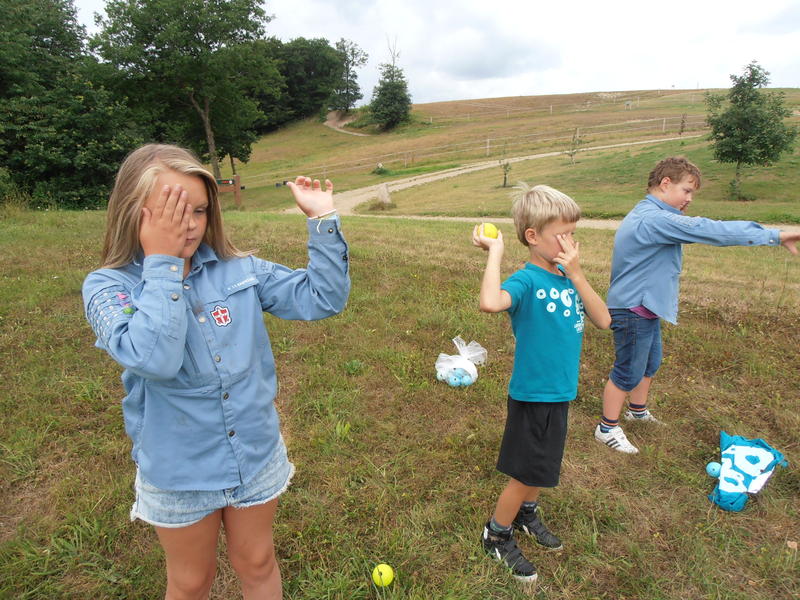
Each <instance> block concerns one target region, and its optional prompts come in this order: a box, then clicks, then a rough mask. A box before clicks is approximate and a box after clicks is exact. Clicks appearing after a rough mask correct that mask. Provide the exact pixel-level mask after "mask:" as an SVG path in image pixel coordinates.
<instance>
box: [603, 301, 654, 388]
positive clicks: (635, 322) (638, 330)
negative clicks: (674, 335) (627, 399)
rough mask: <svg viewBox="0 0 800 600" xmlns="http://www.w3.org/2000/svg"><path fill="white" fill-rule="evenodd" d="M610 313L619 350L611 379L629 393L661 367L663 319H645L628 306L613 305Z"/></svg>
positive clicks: (615, 346)
mask: <svg viewBox="0 0 800 600" xmlns="http://www.w3.org/2000/svg"><path fill="white" fill-rule="evenodd" d="M609 312H610V313H611V330H612V331H613V332H614V350H615V352H616V358H615V359H614V367H613V368H612V369H611V374H610V375H609V379H611V381H612V382H613V383H614V385H616V386H617V387H618V388H619V389H621V390H622V391H624V392H630V391H631V390H632V389H633V388H635V387H636V386H637V385H639V383H640V382H641V381H642V378H643V377H652V376H653V375H655V374H656V371H658V367H659V366H661V357H662V350H661V319H645V318H644V317H640V316H639V315H637V314H636V313H635V312H632V311H630V310H627V309H619V308H612V309H611V310H610V311H609Z"/></svg>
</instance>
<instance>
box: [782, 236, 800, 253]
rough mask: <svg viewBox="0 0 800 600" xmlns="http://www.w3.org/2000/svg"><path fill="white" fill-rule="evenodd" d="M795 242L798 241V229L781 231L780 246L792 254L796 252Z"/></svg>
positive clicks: (799, 237) (799, 240)
mask: <svg viewBox="0 0 800 600" xmlns="http://www.w3.org/2000/svg"><path fill="white" fill-rule="evenodd" d="M797 242H800V231H795V232H792V231H781V246H783V247H784V248H786V249H787V250H788V251H789V252H791V253H792V254H797Z"/></svg>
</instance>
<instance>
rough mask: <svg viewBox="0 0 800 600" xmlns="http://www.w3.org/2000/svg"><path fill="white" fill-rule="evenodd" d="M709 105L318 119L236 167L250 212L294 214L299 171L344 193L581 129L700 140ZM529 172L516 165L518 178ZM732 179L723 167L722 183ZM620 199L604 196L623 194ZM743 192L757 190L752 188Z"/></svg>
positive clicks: (599, 97) (480, 104)
mask: <svg viewBox="0 0 800 600" xmlns="http://www.w3.org/2000/svg"><path fill="white" fill-rule="evenodd" d="M784 91H785V94H786V100H785V102H786V106H787V107H788V108H790V109H797V108H798V107H800V89H789V90H784ZM703 98H704V90H688V91H680V90H671V91H633V92H620V93H617V94H600V93H594V94H567V95H558V96H530V97H519V98H493V99H485V100H478V101H474V100H473V101H455V102H437V103H433V104H420V105H415V106H414V110H413V119H412V121H411V122H410V123H409V124H406V125H403V126H401V127H399V128H397V129H396V130H393V131H391V132H386V133H381V134H379V135H368V136H353V135H347V134H344V133H340V132H337V131H334V130H331V129H329V128H327V127H325V126H324V125H323V124H322V123H320V122H319V120H318V119H308V120H306V121H302V122H299V123H295V124H293V125H291V126H289V127H286V128H284V129H281V130H279V131H277V132H274V133H272V134H270V135H267V136H264V137H263V138H262V139H261V140H260V141H259V142H258V143H257V144H256V145H255V146H254V147H253V153H252V156H251V159H250V162H249V163H247V164H240V165H238V166H237V170H238V172H239V173H240V174H241V175H242V183H243V184H244V185H245V186H246V190H245V193H244V205H245V207H246V208H247V209H249V210H275V209H282V208H288V207H290V206H291V201H290V199H289V198H288V195H287V194H286V190H285V189H282V187H280V186H279V187H277V188H276V187H275V186H276V184H280V183H281V182H282V181H284V180H286V179H291V178H293V177H296V176H297V175H300V174H303V175H308V176H311V177H316V178H325V177H330V178H331V179H333V181H334V183H335V184H336V189H337V190H339V191H345V190H349V189H353V188H357V187H363V186H366V185H373V184H376V183H381V182H383V181H386V180H387V176H380V175H376V174H374V173H373V171H374V169H375V167H376V165H377V163H378V162H380V163H382V164H383V165H384V166H385V167H386V168H388V169H390V170H392V171H393V173H392V174H391V175H390V176H389V177H388V179H393V178H397V177H402V176H404V171H405V170H406V169H411V168H417V167H422V168H423V169H424V170H425V171H426V172H427V171H429V170H437V169H443V168H446V167H447V166H452V165H453V164H466V163H469V162H474V161H483V160H498V161H499V160H502V159H505V158H508V157H512V156H522V155H528V154H536V153H541V152H549V151H563V150H567V149H568V148H569V145H570V140H571V138H572V134H573V132H574V130H575V127H580V128H581V130H582V131H583V133H584V135H585V138H584V141H585V142H586V144H585V145H594V146H597V145H604V144H612V143H621V142H626V141H633V140H636V139H655V138H660V137H669V136H671V135H677V127H678V123H679V120H680V117H681V115H683V114H687V115H689V116H690V117H692V118H693V119H694V120H693V121H692V122H693V123H695V125H693V126H692V127H690V130H687V135H688V134H696V133H701V132H702V131H703V130H700V129H698V127H699V126H700V125H698V124H702V122H703V120H704V118H705V114H706V108H705V103H704V100H703ZM626 99H630V100H631V101H632V102H633V104H632V106H631V108H630V109H626V107H625V104H624V101H625V100H626ZM550 106H552V107H553V112H552V113H551V112H550V110H549V107H550ZM653 119H656V120H658V123H660V120H661V119H668V120H670V121H669V126H668V128H667V131H665V132H662V131H661V129H660V126H658V123H656V125H657V126H656V128H655V129H646V130H639V129H632V128H635V127H640V126H642V125H643V124H647V123H650V120H653ZM793 119H794V121H795V122H797V120H798V119H797V117H793ZM354 131H357V130H354ZM565 160H566V158H565ZM579 160H582V155H579ZM567 163H568V161H567ZM634 166H635V167H636V168H629V169H627V170H626V173H627V177H630V178H633V180H634V181H635V182H636V186H637V188H636V189H637V195H638V189H639V188H640V187H641V185H642V184H641V183H640V181H641V179H642V178H643V177H645V176H646V174H647V172H648V171H649V168H650V166H651V165H647V166H646V168H645V169H644V170H643V171H642V170H641V169H640V168H638V167H639V166H638V165H631V167H634ZM224 170H225V172H224V173H223V175H225V176H227V175H229V174H230V172H229V166H228V165H227V163H226V164H225V165H224ZM573 170H575V169H573ZM794 170H795V171H796V169H794ZM497 172H498V173H500V169H499V168H498V170H497ZM522 172H523V170H522V169H521V168H517V166H515V167H514V169H513V170H512V171H511V173H510V175H511V177H512V180H513V178H515V177H516V178H520V177H521V175H520V173H522ZM731 172H732V171H731V169H730V168H729V167H723V169H722V173H724V175H723V184H724V185H727V182H728V180H729V179H730V178H731V177H732V175H730V176H729V175H727V173H731ZM790 172H791V170H790ZM600 179H601V181H602V182H603V183H604V184H605V183H607V184H608V189H609V190H613V189H614V187H613V186H614V183H615V182H614V180H612V179H610V178H609V177H608V175H606V177H601V178H600ZM492 181H493V182H494V183H492V186H497V185H499V184H500V183H501V182H502V175H501V177H499V178H497V177H493V178H492ZM789 189H793V187H792V186H790V187H789ZM762 191H763V192H765V195H767V196H769V195H770V194H769V192H770V191H771V190H770V187H768V188H767V189H766V190H755V192H753V193H754V194H756V195H758V193H759V192H762ZM615 192H616V190H614V192H611V193H607V194H606V195H607V196H612V197H617V194H616V193H615ZM745 192H746V193H749V192H751V190H750V189H749V187H748V186H747V185H745ZM230 204H232V201H231V202H230Z"/></svg>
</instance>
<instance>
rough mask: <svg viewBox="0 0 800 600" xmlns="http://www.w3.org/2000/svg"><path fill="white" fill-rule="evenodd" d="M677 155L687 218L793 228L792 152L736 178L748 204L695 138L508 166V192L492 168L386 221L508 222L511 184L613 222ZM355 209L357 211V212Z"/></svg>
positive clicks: (421, 189)
mask: <svg viewBox="0 0 800 600" xmlns="http://www.w3.org/2000/svg"><path fill="white" fill-rule="evenodd" d="M675 154H683V155H685V156H687V157H689V159H690V160H692V161H693V162H694V163H695V164H697V165H698V167H699V168H700V170H701V172H702V174H703V185H702V188H701V189H700V191H699V192H698V193H697V194H696V195H695V199H694V202H693V203H692V205H691V206H690V208H689V210H688V214H691V215H701V216H705V217H710V218H714V219H740V220H753V221H759V222H762V223H800V201H798V198H797V189H798V186H800V147H796V148H795V150H794V152H792V153H790V154H787V155H784V157H783V158H782V159H781V160H780V161H779V162H777V163H776V164H774V165H772V166H770V167H759V168H751V169H745V170H744V177H743V183H742V187H743V189H744V190H745V191H746V193H748V194H750V195H752V196H754V198H755V200H754V201H752V202H741V201H731V200H729V199H728V198H727V193H728V184H729V182H730V180H731V179H732V177H733V166H732V165H725V164H720V163H718V162H717V161H715V160H714V159H713V156H712V154H711V149H710V148H709V145H708V142H707V141H705V140H704V139H702V138H694V139H687V140H684V141H675V142H664V143H660V144H654V145H642V146H631V147H628V148H616V149H609V150H597V151H589V152H581V153H579V154H578V155H577V157H576V162H575V164H574V165H573V164H571V163H570V160H569V158H568V157H567V156H555V157H549V158H542V159H537V160H531V161H526V162H519V163H513V164H512V165H511V171H510V172H509V177H508V181H509V187H507V188H503V187H502V183H503V170H502V168H501V165H500V163H499V162H498V165H497V168H490V169H486V170H483V171H477V172H474V173H469V174H464V175H459V176H458V177H456V178H452V179H444V180H441V181H438V182H435V183H430V184H426V185H424V186H418V187H413V188H408V189H406V190H403V191H399V192H394V193H392V195H391V199H392V202H393V203H394V208H391V209H388V210H387V211H386V212H387V213H388V214H396V215H427V216H469V217H475V218H480V217H509V216H510V209H511V199H510V195H511V193H512V191H513V190H512V189H511V186H513V185H514V184H515V183H516V182H517V181H525V182H528V183H531V184H536V183H546V184H548V185H550V186H552V187H555V188H557V189H559V190H561V191H563V192H565V193H566V194H569V195H571V196H572V197H573V198H575V199H576V200H577V201H578V203H579V204H580V205H581V209H582V211H583V214H584V216H585V217H594V218H621V217H624V216H625V215H626V214H627V212H628V211H629V210H630V209H631V208H632V207H633V205H634V204H635V203H636V202H638V201H639V200H640V199H641V198H643V197H644V194H645V187H646V185H647V174H648V173H649V171H650V170H651V169H652V168H653V166H654V165H655V163H656V162H658V160H660V159H661V158H664V157H666V156H670V155H675ZM365 209H366V207H362V208H361V209H359V210H362V211H363V210H365Z"/></svg>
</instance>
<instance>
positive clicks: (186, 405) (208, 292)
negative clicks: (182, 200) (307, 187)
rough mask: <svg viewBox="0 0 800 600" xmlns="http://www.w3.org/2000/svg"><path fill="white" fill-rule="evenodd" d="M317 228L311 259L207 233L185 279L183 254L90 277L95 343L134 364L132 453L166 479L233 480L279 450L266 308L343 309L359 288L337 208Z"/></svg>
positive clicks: (324, 312) (128, 369)
mask: <svg viewBox="0 0 800 600" xmlns="http://www.w3.org/2000/svg"><path fill="white" fill-rule="evenodd" d="M320 225H321V227H320ZM308 231H309V241H308V255H309V262H308V266H307V268H305V269H297V270H292V269H289V268H287V267H284V266H281V265H278V264H275V263H272V262H269V261H266V260H261V259H259V258H256V257H253V256H249V257H246V258H234V259H229V260H220V259H218V258H217V256H216V254H215V253H214V251H213V250H212V249H211V248H210V247H208V246H206V245H205V244H202V245H201V246H200V247H199V248H198V250H197V252H196V253H195V255H194V256H193V257H192V265H191V271H190V273H189V275H188V276H187V277H186V279H185V280H184V279H183V262H184V261H183V259H181V258H177V257H174V256H164V255H151V256H147V257H146V258H144V259H143V260H141V261H135V262H134V263H131V264H129V265H126V266H124V267H121V268H118V269H100V270H98V271H94V272H93V273H90V274H89V276H88V277H87V278H86V280H85V281H84V284H83V300H84V306H85V309H86V317H87V319H88V320H89V323H90V324H91V326H92V329H93V330H94V332H95V335H96V336H97V343H96V346H97V347H98V348H101V349H103V350H105V351H106V352H108V353H109V354H110V355H111V357H112V358H113V359H114V360H115V361H117V362H118V363H119V364H120V365H122V366H123V367H124V368H125V371H124V372H123V374H122V382H123V386H124V388H125V392H126V394H127V395H126V396H125V398H124V399H123V401H122V409H123V416H124V420H125V430H126V432H127V434H128V436H129V437H130V438H131V440H132V442H133V448H132V451H131V455H132V457H133V460H134V461H135V462H136V464H137V465H138V467H139V469H140V471H141V474H142V476H143V477H144V478H145V479H146V480H147V481H148V482H150V483H152V484H153V485H155V486H156V487H160V488H162V489H168V490H220V489H226V488H231V487H235V486H238V485H240V484H242V483H245V482H247V481H249V480H250V479H251V478H252V477H253V476H255V475H256V474H257V473H258V472H259V471H260V470H261V469H262V468H263V467H264V466H265V465H266V464H267V462H268V461H269V459H270V458H271V457H272V454H273V452H274V450H275V448H276V447H277V443H278V441H279V436H280V430H279V422H278V414H277V412H276V410H275V406H274V403H273V401H274V398H275V394H276V389H277V380H276V376H275V361H274V358H273V354H272V349H271V347H270V342H269V336H268V334H267V330H266V327H265V325H264V317H263V313H264V312H268V313H270V314H273V315H275V316H277V317H280V318H284V319H300V320H315V319H322V318H325V317H328V316H331V315H335V314H337V313H339V312H341V311H342V310H343V309H344V306H345V303H346V302H347V297H348V295H349V291H350V277H349V266H348V265H349V256H348V247H347V243H346V242H345V240H344V237H343V236H342V234H341V229H340V224H339V219H338V217H336V218H334V219H330V220H325V221H312V220H309V221H308Z"/></svg>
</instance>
